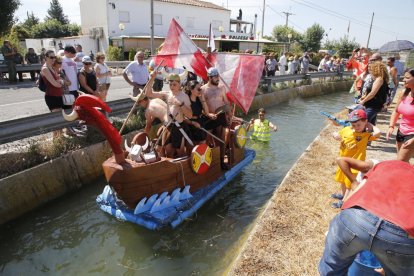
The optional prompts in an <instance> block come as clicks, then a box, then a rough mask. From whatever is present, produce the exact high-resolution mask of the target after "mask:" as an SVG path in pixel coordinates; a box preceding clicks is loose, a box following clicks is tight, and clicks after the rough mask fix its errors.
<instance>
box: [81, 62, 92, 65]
mask: <svg viewBox="0 0 414 276" xmlns="http://www.w3.org/2000/svg"><path fill="white" fill-rule="evenodd" d="M83 64H85V65H92V63H91V62H84V63H83Z"/></svg>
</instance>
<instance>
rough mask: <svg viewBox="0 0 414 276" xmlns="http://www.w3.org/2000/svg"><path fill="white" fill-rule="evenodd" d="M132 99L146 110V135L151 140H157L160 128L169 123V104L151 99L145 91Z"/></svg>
mask: <svg viewBox="0 0 414 276" xmlns="http://www.w3.org/2000/svg"><path fill="white" fill-rule="evenodd" d="M131 98H132V99H133V100H135V101H137V102H138V104H139V105H140V106H141V107H142V108H144V109H145V129H144V131H145V133H147V134H148V137H149V138H150V140H152V139H154V138H156V135H157V131H158V129H159V128H160V126H161V125H163V124H164V125H165V124H166V123H167V122H168V115H167V104H166V103H165V102H164V101H163V100H161V99H149V98H148V97H147V96H146V95H145V92H144V91H142V92H140V93H139V94H138V96H137V97H131Z"/></svg>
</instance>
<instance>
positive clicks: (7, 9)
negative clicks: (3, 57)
mask: <svg viewBox="0 0 414 276" xmlns="http://www.w3.org/2000/svg"><path fill="white" fill-rule="evenodd" d="M20 5H21V3H20V0H7V1H5V0H4V1H0V18H1V21H0V22H1V23H0V36H3V35H5V34H7V32H8V31H10V29H11V27H12V26H13V24H14V22H16V19H15V18H14V12H15V11H16V10H17V9H18V8H19V6H20Z"/></svg>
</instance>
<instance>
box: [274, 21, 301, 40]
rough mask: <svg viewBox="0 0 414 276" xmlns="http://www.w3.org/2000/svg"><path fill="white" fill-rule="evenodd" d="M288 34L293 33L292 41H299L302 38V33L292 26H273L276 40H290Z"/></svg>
mask: <svg viewBox="0 0 414 276" xmlns="http://www.w3.org/2000/svg"><path fill="white" fill-rule="evenodd" d="M288 34H291V35H292V37H291V38H290V41H299V40H300V39H301V38H302V35H301V34H300V33H298V32H297V31H295V30H294V29H293V28H291V27H286V26H285V25H277V26H274V27H273V30H272V37H273V40H276V41H278V42H288V41H289V37H288Z"/></svg>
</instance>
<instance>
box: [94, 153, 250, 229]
mask: <svg viewBox="0 0 414 276" xmlns="http://www.w3.org/2000/svg"><path fill="white" fill-rule="evenodd" d="M255 156H256V152H255V151H254V150H251V149H245V153H244V159H243V160H241V161H240V162H239V163H238V164H236V165H235V166H234V167H232V168H231V169H230V170H229V171H227V172H226V173H225V174H224V175H223V176H221V177H220V178H219V179H217V180H216V181H214V182H213V183H211V184H210V185H208V186H207V187H204V188H202V189H200V190H198V191H197V192H195V193H194V194H192V197H191V196H189V194H188V189H189V187H188V186H186V187H183V189H182V191H181V193H182V194H183V195H184V197H183V198H184V199H183V200H181V199H180V201H179V202H178V203H177V202H174V203H173V204H172V203H171V202H170V199H171V198H173V197H174V196H176V194H177V193H180V191H177V190H175V191H173V193H172V194H171V195H168V196H167V195H166V194H162V196H160V197H159V198H158V199H160V198H161V199H160V200H159V201H158V203H157V207H156V208H155V209H154V210H153V211H152V212H151V209H152V207H151V208H148V207H149V206H146V207H144V210H145V211H144V212H140V211H139V210H138V211H137V209H139V208H136V209H135V210H133V209H130V208H128V207H126V206H125V204H124V203H123V202H122V201H121V200H119V199H117V198H116V196H115V195H114V194H113V192H112V189H111V188H110V187H109V186H105V188H104V191H103V192H102V194H100V195H99V196H98V197H97V198H96V202H97V203H98V205H99V207H100V208H101V210H102V211H104V212H106V213H108V214H110V215H112V216H114V217H116V218H118V219H120V220H123V221H129V222H132V223H135V224H138V225H141V226H144V227H145V228H148V229H150V230H160V229H163V228H175V227H177V226H178V225H180V224H181V223H182V222H183V221H184V220H185V219H187V218H189V217H191V216H192V215H193V214H194V213H195V212H196V211H197V210H198V209H200V208H201V206H203V204H204V203H205V202H206V201H207V200H209V199H210V198H212V197H213V196H214V195H215V194H216V193H217V192H218V191H219V190H221V189H222V188H223V187H224V186H225V185H226V184H227V183H228V182H230V181H231V180H232V179H233V178H234V177H235V176H236V175H238V174H239V173H240V172H241V171H242V169H243V168H244V167H246V166H247V165H249V164H250V163H251V162H252V161H253V159H254V158H255ZM153 199H154V198H153ZM153 199H152V200H151V204H153V202H154V200H153ZM158 199H157V200H158ZM148 201H149V200H144V201H143V202H142V203H141V202H140V203H141V204H138V205H140V206H145V203H146V202H148ZM164 202H165V204H166V206H167V207H166V208H164V207H165V206H164V207H163V206H162V205H163V204H164ZM154 205H155V203H154ZM160 205H161V207H160ZM171 205H172V206H171ZM134 212H135V214H134Z"/></svg>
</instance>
